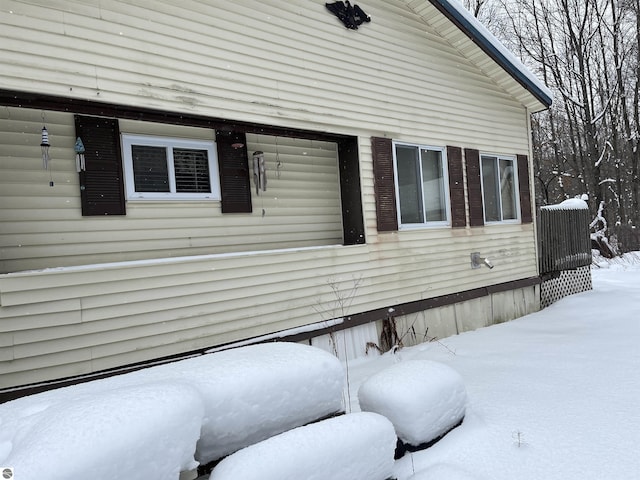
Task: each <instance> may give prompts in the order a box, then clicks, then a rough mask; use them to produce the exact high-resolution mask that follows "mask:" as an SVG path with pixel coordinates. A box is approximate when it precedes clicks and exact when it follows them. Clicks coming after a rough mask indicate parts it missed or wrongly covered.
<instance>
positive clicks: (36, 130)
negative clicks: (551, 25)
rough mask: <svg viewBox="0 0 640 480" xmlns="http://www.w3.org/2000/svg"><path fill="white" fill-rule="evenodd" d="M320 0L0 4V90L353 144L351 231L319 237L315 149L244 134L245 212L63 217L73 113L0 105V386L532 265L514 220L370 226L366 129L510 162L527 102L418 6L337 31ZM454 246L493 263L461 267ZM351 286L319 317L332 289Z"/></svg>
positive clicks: (178, 207) (502, 278)
mask: <svg viewBox="0 0 640 480" xmlns="http://www.w3.org/2000/svg"><path fill="white" fill-rule="evenodd" d="M324 3H325V2H324V0H322V1H320V0H313V1H305V0H292V1H286V2H285V1H277V2H276V1H268V2H255V1H248V0H238V1H214V2H209V3H207V4H205V3H201V2H195V1H190V0H185V1H182V2H180V3H179V4H175V3H172V2H154V4H153V9H147V8H145V6H146V5H148V2H146V1H142V0H138V1H127V2H124V1H118V0H113V1H109V2H98V1H91V2H81V3H78V2H71V1H63V0H60V1H56V2H50V1H44V0H42V1H33V0H31V1H29V2H28V3H27V2H17V1H12V0H4V1H2V3H0V59H1V60H0V84H1V85H2V88H5V89H13V90H19V91H27V92H35V93H41V94H49V95H55V96H60V97H70V98H72V99H81V100H91V101H97V102H100V101H104V102H109V103H113V104H124V105H131V106H139V107H148V108H154V109H159V110H166V111H171V112H180V113H185V114H195V115H204V116H211V117H215V118H224V119H228V120H230V121H239V122H242V121H246V122H256V123H260V124H264V125H276V126H281V127H288V128H301V129H305V130H314V131H318V132H331V133H337V134H341V135H351V136H354V137H357V138H358V150H359V151H358V156H359V167H360V181H361V189H362V208H363V213H364V219H365V234H366V244H364V245H353V246H342V245H341V243H342V225H341V218H342V217H341V208H340V192H339V182H338V167H337V160H336V157H337V146H336V145H335V144H333V143H330V142H315V141H307V140H296V139H287V138H284V137H277V138H276V137H271V136H267V135H248V136H247V147H248V152H249V155H250V156H251V154H252V153H253V152H254V151H256V150H261V151H264V152H265V158H266V159H267V165H268V173H267V175H268V183H267V191H266V192H261V194H260V195H259V196H257V195H256V193H255V187H254V186H253V184H252V189H253V193H252V203H253V212H252V213H251V214H224V215H223V214H221V213H220V204H219V202H151V201H148V202H140V201H136V202H133V201H131V202H127V215H126V216H125V217H104V218H103V217H99V218H96V217H82V216H81V207H80V193H79V184H78V175H77V173H76V172H75V162H74V153H73V145H74V142H75V129H74V120H73V115H72V114H70V113H60V112H58V113H56V112H50V111H44V112H43V111H41V110H29V109H21V108H16V107H0V221H1V224H0V229H1V230H0V271H2V272H9V273H6V274H4V275H0V325H2V334H1V336H0V360H3V362H2V363H0V387H4V386H9V385H17V384H25V383H30V382H36V381H42V380H48V379H52V378H60V377H64V376H70V375H76V374H82V373H89V372H94V371H97V370H101V369H105V368H112V367H118V366H122V365H125V364H128V363H132V362H138V361H143V360H150V359H155V358H158V357H162V356H166V355H174V354H177V353H183V352H189V351H193V350H196V349H200V348H206V347H210V346H214V345H220V344H223V343H227V342H233V341H236V340H241V339H246V338H250V337H255V336H258V335H263V334H267V333H271V332H275V331H280V330H284V329H288V328H295V327H299V326H301V325H307V324H310V323H314V322H318V321H321V320H325V319H327V318H328V317H340V316H342V315H343V314H347V315H348V314H352V313H357V312H363V311H368V310H373V309H377V308H386V307H388V306H392V305H398V304H401V303H403V302H410V301H415V300H420V299H424V298H430V297H436V296H439V295H445V294H451V293H455V292H460V291H464V290H470V289H474V288H479V287H483V286H487V285H493V284H498V283H503V282H509V281H514V280H518V279H522V278H528V277H532V276H535V275H537V260H536V242H535V233H534V226H533V224H523V225H521V224H508V225H490V226H484V227H477V228H476V227H474V228H470V227H466V228H457V229H452V228H450V227H443V228H429V229H416V230H410V231H401V232H387V233H379V232H378V231H377V228H376V207H375V196H374V184H373V178H374V177H373V163H372V153H371V137H372V136H380V137H385V136H386V137H387V138H390V139H393V140H396V141H399V142H407V143H416V144H426V145H434V146H441V147H446V146H447V145H452V146H457V147H462V148H474V149H478V150H481V151H490V152H496V153H499V154H503V155H516V154H526V155H530V144H529V133H528V129H527V127H528V116H529V111H528V109H527V106H529V107H530V108H539V105H537V104H536V102H535V99H533V97H532V96H531V95H529V94H528V93H526V92H525V91H524V89H522V88H521V87H519V86H518V85H517V83H516V82H515V81H514V80H512V79H510V77H508V76H505V75H503V74H502V73H501V72H497V73H495V75H493V76H489V75H487V72H489V71H491V72H492V73H493V71H492V68H493V66H494V65H495V64H493V62H492V61H491V60H487V59H486V56H484V54H482V52H480V50H479V49H478V48H477V47H475V46H474V45H473V44H469V42H468V41H466V40H465V39H466V37H464V35H462V36H459V35H458V34H457V33H456V29H455V27H453V26H452V25H451V24H450V22H448V20H446V19H444V20H443V17H442V16H441V15H440V14H439V13H438V12H437V11H435V10H434V9H432V8H429V7H428V5H430V4H428V2H422V1H410V2H404V1H399V0H384V1H383V0H371V1H368V2H367V3H366V5H361V6H362V7H363V8H364V10H365V11H366V12H367V13H368V14H369V15H371V17H372V21H371V22H370V23H367V24H364V25H362V26H361V27H360V28H359V29H358V30H356V31H352V30H347V29H346V28H344V26H342V24H341V23H340V22H339V21H338V20H337V19H336V18H335V17H334V16H333V15H332V14H331V13H330V12H328V11H327V10H326V8H325V6H324ZM425 5H427V7H425ZM414 8H415V10H414ZM423 8H426V10H423ZM418 10H419V11H418ZM416 12H418V13H416ZM421 15H422V16H421ZM70 108H72V104H71V105H70ZM43 114H44V119H43V118H42V116H43ZM43 122H44V123H45V124H46V125H47V128H48V129H49V134H50V140H51V144H52V147H51V157H52V162H51V168H52V174H51V178H52V179H53V181H54V187H50V186H49V180H50V178H49V173H48V172H45V171H44V170H43V169H42V161H41V156H40V147H39V144H40V130H41V128H42V125H43ZM120 130H121V132H122V133H133V134H152V135H165V136H171V137H192V138H198V139H209V140H211V139H212V138H213V137H212V131H211V130H208V129H196V128H187V127H174V126H170V125H163V124H148V123H143V122H134V121H122V120H121V121H120ZM305 152H306V154H305ZM278 162H280V168H277V165H278ZM530 175H531V173H530ZM531 185H533V183H531ZM472 252H480V253H481V254H482V256H486V257H489V258H490V259H491V261H492V263H493V264H494V265H495V268H494V269H493V270H488V269H486V268H482V269H477V270H472V269H471V266H470V254H471V253H472ZM45 267H57V268H51V269H47V270H37V271H28V272H25V271H24V270H31V269H43V268H45ZM355 283H358V284H359V287H358V288H357V291H355V292H354V294H353V299H352V301H351V302H350V303H349V306H348V308H347V309H346V311H341V309H339V308H336V303H335V302H336V298H335V297H336V296H335V294H334V293H332V289H333V288H334V287H336V288H337V289H338V291H340V292H342V294H348V292H350V291H352V289H353V286H354V284H355Z"/></svg>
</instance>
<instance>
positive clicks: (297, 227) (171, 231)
mask: <svg viewBox="0 0 640 480" xmlns="http://www.w3.org/2000/svg"><path fill="white" fill-rule="evenodd" d="M43 115H44V118H45V120H46V122H45V123H46V124H47V129H48V130H49V138H50V142H51V144H52V147H51V150H50V152H51V158H52V160H51V173H49V172H48V171H45V170H43V168H42V160H41V153H40V146H39V145H40V131H41V129H42V124H43V122H42V116H43ZM120 130H121V132H122V133H133V134H152V133H153V134H154V135H164V136H172V137H182V138H193V139H199V140H211V139H212V138H213V137H214V132H213V130H209V129H204V128H191V127H177V126H172V125H163V124H150V123H145V122H133V121H121V122H120ZM0 141H1V142H2V144H1V147H0V168H1V169H2V175H1V176H0V187H1V188H0V206H1V208H0V221H1V222H2V229H1V230H0V272H3V273H6V272H12V271H19V270H30V269H37V268H46V267H62V266H69V265H85V264H91V263H101V262H115V261H127V260H139V259H148V258H163V257H176V256H185V255H198V254H211V253H229V252H238V251H256V250H270V249H278V248H289V247H306V246H318V245H332V244H341V243H342V212H341V207H340V192H339V178H338V166H337V150H336V149H337V146H336V144H335V143H329V142H319V141H312V140H300V139H292V138H284V137H273V136H267V135H248V136H247V148H248V151H249V153H250V155H251V153H253V152H254V151H257V150H261V151H264V152H265V160H266V165H267V191H266V192H260V195H256V191H255V188H253V193H252V196H253V213H252V214H238V215H235V214H222V213H221V212H220V202H219V201H207V200H204V201H178V200H172V201H153V200H150V201H144V200H133V201H128V202H127V215H126V216H112V217H82V216H81V212H80V187H79V183H78V174H77V173H76V172H75V153H74V151H73V145H74V143H75V130H74V126H73V115H71V114H66V113H56V112H50V111H45V112H41V111H39V110H26V109H18V108H13V107H0ZM278 164H279V166H278ZM212 174H214V175H217V172H214V173H212ZM50 178H51V179H53V182H54V186H53V187H50V186H49V181H50Z"/></svg>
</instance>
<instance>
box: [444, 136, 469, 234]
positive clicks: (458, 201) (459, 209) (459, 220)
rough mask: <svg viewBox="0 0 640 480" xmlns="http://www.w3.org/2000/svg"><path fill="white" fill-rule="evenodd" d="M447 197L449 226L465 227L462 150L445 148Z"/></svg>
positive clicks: (450, 147)
mask: <svg viewBox="0 0 640 480" xmlns="http://www.w3.org/2000/svg"><path fill="white" fill-rule="evenodd" d="M447 163H448V173H449V196H450V197H451V226H452V227H454V228H457V227H466V225H467V213H466V211H465V201H464V172H463V166H462V148H460V147H452V146H449V145H448V146H447Z"/></svg>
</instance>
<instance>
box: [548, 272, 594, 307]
mask: <svg viewBox="0 0 640 480" xmlns="http://www.w3.org/2000/svg"><path fill="white" fill-rule="evenodd" d="M592 288H593V284H592V283H591V266H586V267H579V268H577V269H575V270H563V271H562V272H561V273H560V276H559V277H557V278H552V279H550V280H547V281H545V282H542V285H541V286H540V308H546V307H548V306H549V305H551V304H552V303H554V302H557V301H558V300H560V299H561V298H564V297H566V296H567V295H573V294H574V293H580V292H586V291H587V290H591V289H592Z"/></svg>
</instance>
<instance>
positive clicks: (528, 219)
mask: <svg viewBox="0 0 640 480" xmlns="http://www.w3.org/2000/svg"><path fill="white" fill-rule="evenodd" d="M517 158H518V188H519V190H520V221H521V222H522V223H532V222H533V214H532V211H531V190H530V189H529V157H527V156H526V155H518V156H517Z"/></svg>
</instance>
